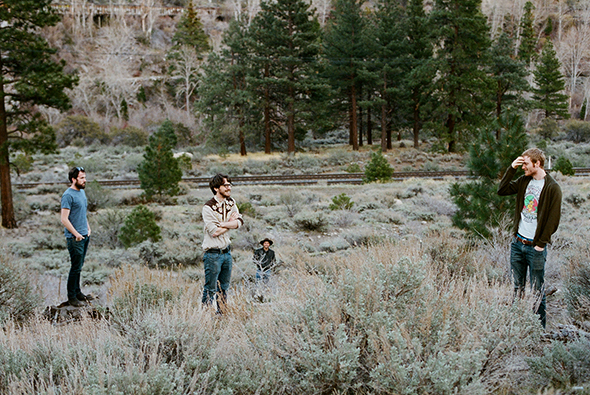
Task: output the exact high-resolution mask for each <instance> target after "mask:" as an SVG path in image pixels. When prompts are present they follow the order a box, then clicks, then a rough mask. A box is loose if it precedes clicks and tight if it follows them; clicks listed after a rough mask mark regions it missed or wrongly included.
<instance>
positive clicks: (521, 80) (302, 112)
mask: <svg viewBox="0 0 590 395" xmlns="http://www.w3.org/2000/svg"><path fill="white" fill-rule="evenodd" d="M260 8H261V10H260V12H259V13H258V14H257V15H256V16H255V17H254V18H253V19H252V21H251V22H250V23H247V22H246V21H242V20H240V19H239V18H238V19H236V20H234V21H232V22H231V24H230V27H229V29H228V30H227V31H226V32H225V34H224V38H223V48H222V49H221V51H218V52H213V53H210V54H209V55H208V57H207V61H206V62H205V63H204V65H203V67H202V75H201V77H200V80H199V81H198V84H199V86H198V89H197V90H196V100H195V110H196V112H197V114H198V116H200V117H202V119H203V120H204V122H205V125H206V128H207V129H208V133H209V138H211V139H213V140H214V141H215V139H219V140H220V141H223V139H225V140H226V141H227V139H228V137H229V138H230V139H231V138H234V136H237V142H238V143H239V145H240V152H241V154H242V155H245V154H246V150H247V145H248V144H250V147H251V148H254V147H256V146H264V150H265V152H267V153H270V152H271V150H272V148H273V144H274V145H277V146H279V147H282V146H284V142H286V150H287V151H288V152H294V151H295V149H296V146H295V145H296V141H297V140H300V139H302V138H304V137H305V136H306V134H308V133H311V134H312V135H313V136H314V137H318V136H322V135H323V134H325V133H326V132H327V131H330V130H334V129H338V128H346V129H347V130H348V134H349V143H350V145H351V146H352V148H353V149H354V150H358V149H359V146H361V145H363V143H365V142H366V143H367V144H372V142H373V139H374V137H375V136H374V134H375V133H376V132H377V133H379V136H378V137H380V142H381V149H382V150H383V151H387V150H388V149H390V148H391V146H392V138H396V137H397V138H398V139H401V132H402V131H404V130H411V132H412V135H413V140H414V146H415V147H418V146H419V144H420V140H421V137H422V138H423V137H424V135H428V136H434V137H436V141H437V142H438V145H439V148H440V149H441V150H442V149H444V150H446V151H448V152H455V151H461V150H465V149H467V148H468V147H469V144H471V143H472V142H473V141H474V139H475V138H476V137H477V134H478V130H479V129H480V128H481V127H483V126H485V125H488V124H489V123H490V122H491V121H493V120H494V119H500V118H501V116H502V114H503V113H506V112H517V113H522V112H523V111H530V110H540V112H541V113H542V114H541V115H542V117H546V118H553V119H558V118H568V117H569V112H568V103H567V96H566V95H565V94H564V92H563V91H564V88H565V82H564V77H563V75H562V73H561V72H560V66H561V65H560V63H559V60H558V59H557V56H556V52H555V49H554V47H553V44H552V41H551V31H552V29H551V26H550V25H551V24H549V27H548V28H546V29H545V30H544V31H543V32H541V35H540V37H541V38H540V39H538V32H537V31H535V26H534V19H535V17H534V11H535V10H534V6H533V4H532V3H531V2H527V3H526V4H525V6H524V11H523V16H522V17H521V18H520V20H516V19H515V18H514V17H512V16H510V15H508V16H506V18H505V20H504V23H503V24H502V26H501V28H500V29H499V31H497V32H493V34H491V32H490V27H489V26H488V22H487V18H486V17H485V16H484V15H483V13H482V11H481V1H479V0H435V1H434V4H433V6H432V9H431V10H430V11H429V12H426V9H425V5H424V2H423V0H407V1H405V0H378V1H377V2H376V4H375V6H374V7H373V8H368V7H365V4H364V0H336V1H335V3H334V10H333V12H332V14H331V17H330V19H329V20H328V22H327V24H326V26H325V27H324V28H321V27H320V24H319V22H318V20H317V17H316V16H315V11H314V9H312V8H311V6H310V4H309V3H307V2H305V1H304V0H277V1H272V2H270V1H263V2H262V3H261V5H260ZM490 37H493V39H491V38H490ZM500 130H501V129H498V130H497V132H496V139H500V135H499V133H500ZM396 133H397V136H395V134H396ZM392 134H394V136H393V137H392ZM281 144H283V145H281Z"/></svg>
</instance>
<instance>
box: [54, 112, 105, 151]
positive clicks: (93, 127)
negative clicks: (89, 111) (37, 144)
mask: <svg viewBox="0 0 590 395" xmlns="http://www.w3.org/2000/svg"><path fill="white" fill-rule="evenodd" d="M55 134H56V138H57V143H58V145H59V146H60V147H62V148H63V147H67V146H68V145H70V144H72V143H73V141H74V140H75V139H81V140H82V141H83V142H84V144H85V145H90V144H92V143H94V142H99V143H103V144H104V143H108V142H109V140H110V137H109V135H108V134H107V133H105V131H104V130H102V129H101V127H100V125H99V124H98V123H96V122H94V121H93V120H91V119H89V118H87V117H85V116H83V115H70V116H68V117H66V118H65V119H64V120H63V121H61V122H60V123H59V124H58V125H57V127H56V133H55Z"/></svg>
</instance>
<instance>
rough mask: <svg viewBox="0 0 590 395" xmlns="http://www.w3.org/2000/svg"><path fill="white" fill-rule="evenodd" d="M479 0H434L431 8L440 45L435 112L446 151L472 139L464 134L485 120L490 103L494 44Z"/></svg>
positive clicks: (436, 59)
mask: <svg viewBox="0 0 590 395" xmlns="http://www.w3.org/2000/svg"><path fill="white" fill-rule="evenodd" d="M480 5H481V1H480V0H436V1H435V5H434V9H433V11H432V13H431V18H432V22H431V26H433V29H434V30H435V37H436V40H437V43H438V50H437V52H436V56H435V64H436V68H437V73H438V75H437V79H436V81H435V85H434V87H435V89H436V91H435V98H436V99H437V101H438V107H437V108H436V109H435V115H436V116H438V117H439V119H440V121H439V122H442V125H441V124H439V129H440V130H441V132H442V136H441V137H442V138H443V139H444V141H445V142H446V143H448V151H449V152H454V151H456V150H457V149H458V144H462V143H466V142H468V141H469V138H468V136H466V135H465V133H466V132H467V131H469V130H473V129H474V128H476V127H477V126H478V125H481V124H483V123H485V122H486V119H487V117H488V114H489V112H490V110H491V109H492V107H491V104H492V103H491V101H490V100H489V98H490V91H489V86H490V83H489V78H488V76H487V75H486V72H485V68H484V67H482V66H485V65H486V64H487V62H488V59H487V55H488V49H489V47H490V41H489V39H488V27H487V23H486V17H485V16H484V15H483V14H482V12H481V10H480Z"/></svg>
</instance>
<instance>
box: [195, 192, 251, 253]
mask: <svg viewBox="0 0 590 395" xmlns="http://www.w3.org/2000/svg"><path fill="white" fill-rule="evenodd" d="M234 212H237V213H238V214H239V211H238V205H237V204H236V201H235V200H234V199H232V198H231V197H229V198H227V199H225V200H218V199H217V197H216V196H213V198H212V199H211V200H209V201H208V202H207V203H205V205H204V206H203V222H204V223H205V224H204V231H205V232H204V233H205V236H204V238H203V250H205V251H206V250H208V249H210V248H219V249H224V248H227V247H228V246H229V245H230V243H231V241H230V239H229V231H227V232H225V233H224V234H222V235H220V236H217V237H213V236H211V235H212V234H214V233H215V232H216V231H217V230H218V229H219V227H220V226H219V225H220V224H221V223H222V222H226V221H227V220H228V219H229V217H230V216H231V215H232V213H234ZM243 224H244V220H243V219H242V215H240V216H239V218H238V228H239V227H240V226H242V225H243Z"/></svg>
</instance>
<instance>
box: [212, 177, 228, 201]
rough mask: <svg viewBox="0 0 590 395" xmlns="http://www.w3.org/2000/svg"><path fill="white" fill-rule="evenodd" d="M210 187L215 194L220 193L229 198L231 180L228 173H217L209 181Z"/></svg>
mask: <svg viewBox="0 0 590 395" xmlns="http://www.w3.org/2000/svg"><path fill="white" fill-rule="evenodd" d="M209 187H210V188H211V192H213V194H214V195H217V194H218V193H219V194H220V195H221V197H223V198H228V197H229V196H230V195H231V180H230V178H229V176H228V175H226V174H216V175H214V176H213V178H211V181H209Z"/></svg>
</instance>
